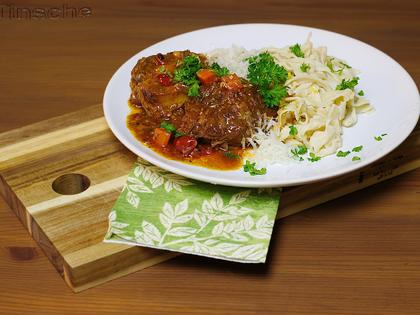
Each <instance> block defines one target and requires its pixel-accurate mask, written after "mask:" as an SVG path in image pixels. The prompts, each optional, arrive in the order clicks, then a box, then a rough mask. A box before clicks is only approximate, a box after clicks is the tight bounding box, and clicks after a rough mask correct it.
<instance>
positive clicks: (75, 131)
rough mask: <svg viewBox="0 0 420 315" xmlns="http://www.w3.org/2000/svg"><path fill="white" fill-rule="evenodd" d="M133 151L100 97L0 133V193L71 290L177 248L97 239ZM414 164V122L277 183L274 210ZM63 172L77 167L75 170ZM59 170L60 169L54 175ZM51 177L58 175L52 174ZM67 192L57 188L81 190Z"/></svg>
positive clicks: (287, 210)
mask: <svg viewBox="0 0 420 315" xmlns="http://www.w3.org/2000/svg"><path fill="white" fill-rule="evenodd" d="M135 159H136V156H135V155H134V154H132V153H131V152H129V151H128V150H127V149H126V148H125V147H123V145H122V144H121V143H120V142H119V141H118V140H117V139H116V138H115V137H114V136H113V134H112V133H111V131H110V130H109V129H108V126H107V124H106V122H105V119H104V117H103V114H102V107H101V105H94V106H91V107H87V108H86V109H84V110H81V111H78V112H74V113H70V114H67V115H64V116H60V117H56V118H53V119H49V120H46V121H43V122H39V123H36V124H33V125H30V126H27V127H23V128H19V129H16V130H12V131H9V132H6V133H3V134H0V174H1V177H0V193H1V195H2V196H3V198H4V199H5V200H6V202H7V203H8V204H9V206H10V208H11V209H13V211H14V212H15V213H16V215H17V216H18V218H19V219H20V220H21V221H22V223H23V225H24V226H25V228H27V230H28V231H29V233H30V234H31V235H32V237H33V238H34V239H35V241H37V242H38V244H39V246H40V247H41V248H42V249H43V251H44V252H45V254H46V255H47V256H48V258H49V259H50V261H51V262H52V264H53V265H54V266H55V268H56V269H57V270H58V272H59V273H60V274H61V275H62V277H63V278H64V280H65V281H66V283H67V284H68V285H69V286H70V288H71V289H72V290H74V291H75V292H79V291H82V290H85V289H87V288H90V287H93V286H96V285H98V284H101V283H103V282H106V281H109V280H111V279H115V278H118V277H120V276H123V275H126V274H129V273H132V272H134V271H137V270H141V269H143V268H146V267H148V266H152V265H154V264H157V263H159V262H161V261H164V260H167V259H170V258H172V257H175V256H177V255H179V254H177V253H173V252H167V251H159V250H154V249H149V248H141V247H132V246H127V245H119V244H105V243H103V242H102V239H103V236H104V234H105V232H106V230H107V216H108V213H109V211H110V209H111V207H112V205H113V203H114V201H115V199H116V198H117V196H118V194H119V192H120V190H121V188H122V186H123V184H124V182H125V179H126V176H127V175H128V172H129V170H130V169H131V167H132V165H133V163H134V161H135ZM419 166H420V132H419V126H417V128H416V130H415V131H414V132H413V133H412V134H411V136H410V137H409V138H408V139H407V140H406V141H405V142H404V144H402V145H401V146H400V147H399V148H398V149H396V150H395V151H394V152H393V153H391V154H389V155H388V156H386V157H385V158H383V159H382V160H380V161H378V162H376V163H374V164H373V165H370V166H368V167H366V168H364V169H362V170H359V171H357V172H354V173H351V174H348V175H345V176H342V177H339V178H335V179H332V180H329V181H325V182H321V183H316V184H310V185H305V186H297V187H290V188H286V189H284V192H283V194H282V200H281V203H280V209H279V212H278V218H283V217H285V216H288V215H291V214H294V213H296V212H299V211H302V210H304V209H307V208H309V207H312V206H315V205H318V204H321V203H323V202H326V201H328V200H331V199H334V198H337V197H339V196H342V195H345V194H348V193H350V192H353V191H356V190H359V189H362V188H364V187H367V186H370V185H373V184H375V183H377V182H380V181H383V180H385V179H388V178H391V177H394V176H396V175H398V174H401V173H404V172H407V171H409V170H413V169H415V168H417V167H419ZM66 174H80V175H84V176H85V177H87V178H88V179H85V180H83V179H81V178H82V177H80V176H74V175H67V176H64V177H62V176H63V175H66ZM60 176H61V177H60ZM57 178H60V179H58V180H57ZM88 181H90V187H89V188H88V189H87V190H85V191H83V192H81V193H79V194H74V195H62V194H59V193H57V192H56V191H54V190H53V188H52V186H53V183H55V184H54V188H55V189H56V190H59V191H64V192H66V191H69V190H82V188H84V187H85V186H87V185H86V183H87V182H88Z"/></svg>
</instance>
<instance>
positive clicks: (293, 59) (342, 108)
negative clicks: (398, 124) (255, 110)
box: [207, 36, 372, 164]
mask: <svg viewBox="0 0 420 315" xmlns="http://www.w3.org/2000/svg"><path fill="white" fill-rule="evenodd" d="M301 50H302V51H303V53H304V57H297V56H296V55H295V54H293V53H292V52H291V50H290V46H287V47H284V48H275V47H269V48H263V49H260V50H252V51H247V50H245V49H244V48H242V47H238V46H233V47H232V48H222V49H216V50H214V51H212V52H209V53H208V54H207V55H208V57H209V59H210V61H211V62H217V63H219V64H220V65H221V66H225V67H228V68H229V70H230V71H232V72H235V73H237V74H238V75H240V76H243V77H246V76H247V66H248V62H247V61H246V58H248V57H250V56H255V55H257V54H259V53H261V52H268V53H270V54H271V55H272V56H273V57H274V59H275V61H276V62H277V63H278V64H279V65H281V66H283V67H284V68H285V69H286V70H288V71H289V78H288V80H287V81H286V83H285V85H286V87H287V90H288V95H289V96H288V97H286V98H285V99H283V100H282V101H281V104H280V106H279V110H278V118H277V120H276V121H275V123H274V124H273V123H271V126H272V127H271V128H270V130H269V131H267V132H266V134H267V137H263V136H262V133H261V130H257V131H256V133H255V136H254V137H252V138H251V139H247V140H248V143H250V144H251V145H252V147H253V151H254V152H253V156H254V157H258V159H256V160H258V161H257V162H258V163H260V164H271V163H277V162H279V163H280V162H283V161H284V156H285V154H284V153H285V150H289V148H290V146H292V145H293V146H297V145H305V146H306V147H307V148H308V150H309V151H310V152H313V153H314V154H316V155H317V156H320V157H323V156H327V155H330V154H334V153H336V152H337V150H338V149H339V148H340V147H341V146H342V128H343V127H351V126H353V125H354V124H356V123H357V114H359V113H362V112H367V111H370V110H372V107H371V106H370V104H369V101H368V100H367V99H366V98H364V97H361V96H359V95H358V94H357V92H355V91H354V90H352V89H344V90H337V86H338V85H339V84H340V83H341V82H342V80H352V79H353V78H355V77H357V74H358V71H357V70H355V69H353V68H351V67H350V66H348V65H347V64H346V63H345V62H344V61H343V60H341V59H338V58H335V57H331V56H328V55H327V48H326V47H316V48H315V47H313V45H312V42H311V41H310V36H309V37H308V40H307V41H306V42H305V44H303V45H302V46H301ZM302 64H306V65H308V66H309V67H308V70H307V72H303V71H302V70H301V66H302ZM292 125H293V126H295V127H296V129H297V134H295V135H291V134H290V128H289V127H291V126H292ZM275 141H278V142H281V143H282V144H283V145H277V146H275V145H268V143H267V142H275ZM274 149H279V150H280V149H281V150H283V151H282V152H278V154H277V157H276V154H275V153H273V150H274ZM260 159H262V160H260ZM264 159H265V161H264Z"/></svg>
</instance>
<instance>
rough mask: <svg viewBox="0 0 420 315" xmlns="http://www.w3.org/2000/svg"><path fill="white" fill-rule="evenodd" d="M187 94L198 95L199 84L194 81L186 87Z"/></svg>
mask: <svg viewBox="0 0 420 315" xmlns="http://www.w3.org/2000/svg"><path fill="white" fill-rule="evenodd" d="M188 96H200V85H199V84H198V81H197V82H194V83H193V84H192V85H191V86H190V88H189V89H188Z"/></svg>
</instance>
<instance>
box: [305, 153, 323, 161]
mask: <svg viewBox="0 0 420 315" xmlns="http://www.w3.org/2000/svg"><path fill="white" fill-rule="evenodd" d="M320 159H321V157H320V156H316V155H315V154H314V153H312V152H311V153H309V157H308V161H310V162H318V161H319V160H320Z"/></svg>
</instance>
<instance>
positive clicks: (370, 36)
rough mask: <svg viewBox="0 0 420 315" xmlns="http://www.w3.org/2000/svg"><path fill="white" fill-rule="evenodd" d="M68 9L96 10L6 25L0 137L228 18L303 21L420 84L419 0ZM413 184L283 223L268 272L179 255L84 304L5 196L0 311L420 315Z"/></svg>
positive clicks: (413, 180)
mask: <svg viewBox="0 0 420 315" xmlns="http://www.w3.org/2000/svg"><path fill="white" fill-rule="evenodd" d="M12 3H13V4H14V5H15V6H23V7H25V6H27V7H34V6H49V7H51V6H55V5H57V2H50V1H42V2H39V3H37V4H34V2H29V1H28V2H26V1H14V2H12ZM8 4H10V2H8ZM68 4H69V5H72V6H76V7H82V6H89V7H90V8H91V9H92V16H90V17H85V18H74V19H71V18H65V19H62V18H60V19H44V20H27V19H22V20H17V19H9V18H7V17H6V18H4V17H3V18H1V19H0V31H1V32H0V34H1V35H0V36H1V46H0V52H1V58H0V70H1V71H0V91H1V92H2V93H0V130H1V131H4V130H9V129H12V128H16V127H20V126H23V125H26V124H28V123H32V122H36V121H40V120H43V119H45V118H49V117H54V116H57V115H59V114H62V113H66V112H70V111H72V110H75V109H80V108H81V107H82V106H85V104H94V103H97V102H99V101H100V100H101V98H102V93H103V90H104V87H105V85H106V83H107V81H108V79H109V78H110V76H111V75H112V73H113V72H114V71H115V70H116V69H117V67H118V66H119V65H120V64H121V63H122V62H123V61H124V60H126V59H127V58H128V57H130V56H131V55H133V54H134V53H136V52H138V51H139V50H141V49H143V48H144V47H146V46H148V45H150V44H152V43H154V42H156V41H159V40H161V39H164V38H166V37H169V36H172V35H175V34H178V33H182V32H185V31H189V30H193V29H197V28H201V27H207V26H213V25H220V24H227V23H242V22H273V23H291V24H302V25H308V26H313V27H320V28H326V29H329V30H332V31H336V32H340V33H343V34H346V35H350V36H353V37H356V38H358V39H361V40H363V41H365V42H368V43H369V44H372V45H374V46H376V47H377V48H379V49H381V50H383V51H384V52H386V53H388V54H389V55H391V56H392V57H393V58H394V59H396V60H397V61H398V62H400V63H401V64H402V65H403V66H404V67H405V68H406V69H407V70H408V71H409V72H410V74H411V75H412V76H413V78H414V80H415V81H416V83H417V84H418V83H419V82H420V60H419V58H418V56H419V55H420V36H419V35H420V34H419V30H420V19H419V16H420V3H419V2H418V1H398V2H394V1H383V0H382V1H346V2H338V1H258V2H256V1H240V2H238V1H228V0H225V1H218V0H214V1H211V2H198V1H118V3H113V2H111V1H109V2H108V1H107V2H105V1H101V2H99V1H98V2H94V1H89V2H87V1H74V2H73V1H72V2H71V3H68ZM60 5H62V3H60ZM384 79H386V78H384ZM9 141H10V142H11V143H12V142H13V139H10V140H9ZM419 178H420V172H419V171H414V172H411V173H408V174H405V175H402V176H400V177H398V178H396V179H392V180H389V181H387V182H384V183H382V184H379V185H377V186H375V187H373V188H368V189H366V190H363V191H360V192H357V193H354V194H352V195H349V196H346V197H343V198H341V199H338V200H336V201H334V202H330V203H327V204H324V205H322V206H318V207H315V208H313V209H311V210H307V211H305V212H303V213H301V214H298V215H295V216H292V217H289V218H286V219H284V220H281V221H280V222H279V223H278V224H276V229H275V235H274V237H273V240H274V241H273V243H272V247H271V251H270V257H269V259H268V263H267V264H266V265H264V266H243V265H238V264H232V263H226V262H218V261H214V260H211V261H210V260H208V259H204V258H199V257H191V256H183V257H180V258H175V259H173V260H171V261H168V262H165V263H163V264H160V265H157V266H155V267H152V268H148V269H146V270H144V271H141V272H138V273H136V274H132V275H130V276H127V277H124V278H121V279H118V280H115V281H113V282H110V283H108V284H106V285H103V286H101V287H98V288H94V289H90V290H87V291H85V292H82V293H80V294H78V295H74V294H73V293H71V291H70V290H69V289H68V288H67V287H66V286H65V285H64V284H63V282H62V280H61V278H60V277H59V275H58V274H57V273H56V272H55V270H54V268H53V267H52V265H51V264H50V263H49V262H48V260H47V258H46V257H45V256H44V255H43V254H42V252H41V251H40V249H39V248H38V247H37V246H36V245H35V243H34V242H33V241H32V240H31V238H30V237H29V235H28V234H27V232H26V231H25V230H24V228H23V227H22V226H21V224H20V223H19V221H18V220H17V219H16V217H15V216H14V214H12V212H11V210H10V209H8V207H7V206H6V205H5V203H4V202H3V201H0V227H1V234H0V247H1V251H0V314H25V313H32V314H65V313H68V314H87V313H92V314H98V313H102V314H122V313H124V314H171V313H174V314H418V313H420V299H419V298H418V297H419V296H420V232H419V231H420V207H419V199H420V198H419V197H420V184H419Z"/></svg>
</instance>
